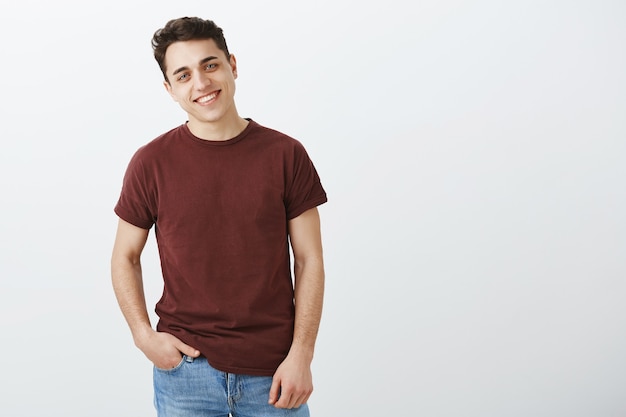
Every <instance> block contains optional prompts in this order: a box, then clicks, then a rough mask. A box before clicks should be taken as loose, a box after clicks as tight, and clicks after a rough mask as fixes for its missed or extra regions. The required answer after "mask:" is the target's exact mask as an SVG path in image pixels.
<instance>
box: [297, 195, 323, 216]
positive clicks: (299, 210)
mask: <svg viewBox="0 0 626 417" xmlns="http://www.w3.org/2000/svg"><path fill="white" fill-rule="evenodd" d="M327 201H328V198H327V196H325V195H324V196H320V197H318V198H316V199H314V200H310V201H308V202H307V203H305V204H303V205H301V206H300V207H298V208H296V209H295V210H292V211H291V212H290V213H288V215H287V220H293V219H295V218H296V217H298V216H299V215H301V214H302V213H304V212H305V211H307V210H310V209H312V208H314V207H317V206H320V205H322V204H324V203H326V202H327Z"/></svg>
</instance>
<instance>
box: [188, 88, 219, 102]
mask: <svg viewBox="0 0 626 417" xmlns="http://www.w3.org/2000/svg"><path fill="white" fill-rule="evenodd" d="M218 94H219V91H216V92H214V93H211V94H208V95H206V96H202V97H198V98H197V99H195V100H194V101H195V102H196V103H199V104H206V103H208V102H209V101H211V100H213V99H215V97H217V95H218Z"/></svg>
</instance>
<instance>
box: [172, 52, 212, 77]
mask: <svg viewBox="0 0 626 417" xmlns="http://www.w3.org/2000/svg"><path fill="white" fill-rule="evenodd" d="M214 59H217V57H216V56H207V57H206V58H204V59H201V60H200V62H198V65H202V64H206V63H207V62H209V61H213V60H214ZM188 70H189V67H180V68H178V69H177V70H175V71H174V72H172V75H176V74H178V73H179V72H183V71H188Z"/></svg>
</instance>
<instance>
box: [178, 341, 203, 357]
mask: <svg viewBox="0 0 626 417" xmlns="http://www.w3.org/2000/svg"><path fill="white" fill-rule="evenodd" d="M176 348H177V349H178V350H180V352H181V353H182V354H184V355H187V356H190V357H192V358H197V357H198V356H200V351H199V350H198V349H196V348H193V347H191V346H189V345H187V344H185V343H183V342H179V343H178V345H177V346H176Z"/></svg>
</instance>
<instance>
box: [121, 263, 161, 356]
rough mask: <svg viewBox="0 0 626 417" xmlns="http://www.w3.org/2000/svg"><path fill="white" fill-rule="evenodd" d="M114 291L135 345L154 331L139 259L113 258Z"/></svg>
mask: <svg viewBox="0 0 626 417" xmlns="http://www.w3.org/2000/svg"><path fill="white" fill-rule="evenodd" d="M111 278H112V282H113V290H114V292H115V296H116V298H117V302H118V304H119V306H120V310H121V311H122V314H123V315H124V318H125V320H126V322H127V323H128V326H129V328H130V331H131V333H132V336H133V340H134V341H135V344H137V345H139V340H140V339H141V338H142V337H144V336H145V335H146V333H147V332H149V331H150V330H152V326H151V324H150V318H149V316H148V310H147V308H146V299H145V294H144V290H143V277H142V272H141V263H140V262H139V259H138V258H137V259H128V258H126V257H118V256H115V255H114V257H113V259H112V261H111Z"/></svg>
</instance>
